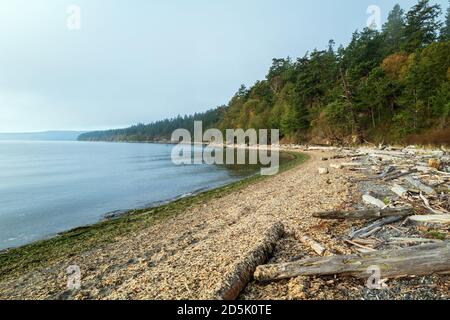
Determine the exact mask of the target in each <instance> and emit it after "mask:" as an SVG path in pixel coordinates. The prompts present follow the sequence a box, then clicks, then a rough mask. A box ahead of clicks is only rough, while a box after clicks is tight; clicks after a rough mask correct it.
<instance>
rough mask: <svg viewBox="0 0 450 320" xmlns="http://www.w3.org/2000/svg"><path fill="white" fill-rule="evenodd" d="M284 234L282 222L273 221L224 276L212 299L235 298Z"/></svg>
mask: <svg viewBox="0 0 450 320" xmlns="http://www.w3.org/2000/svg"><path fill="white" fill-rule="evenodd" d="M283 235H284V226H283V224H282V223H275V224H274V225H273V226H272V227H271V228H269V230H268V231H267V232H266V234H265V235H264V238H263V240H262V241H261V243H260V244H259V245H258V246H257V247H256V248H254V249H253V250H252V251H251V252H250V253H249V254H248V255H247V256H246V257H245V258H244V259H243V260H242V261H241V262H239V263H238V264H237V265H236V267H235V268H234V269H233V271H231V272H230V273H229V274H228V275H227V276H226V278H225V281H224V282H223V283H221V285H220V287H219V288H218V289H216V290H215V292H214V294H213V299H214V300H235V299H236V298H237V297H238V296H239V294H240V293H241V291H242V290H243V289H244V288H245V286H246V285H247V283H248V282H249V281H250V280H251V278H252V275H253V273H254V272H255V269H256V267H257V266H258V265H261V264H263V263H265V262H266V261H267V260H268V259H269V256H270V255H271V254H272V252H273V250H274V249H275V245H276V243H277V242H278V240H280V238H282V237H283Z"/></svg>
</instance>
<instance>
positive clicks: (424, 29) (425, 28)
mask: <svg viewBox="0 0 450 320" xmlns="http://www.w3.org/2000/svg"><path fill="white" fill-rule="evenodd" d="M440 14H441V7H440V6H439V5H430V0H419V2H418V3H417V4H416V5H415V6H414V7H412V9H411V10H410V11H409V12H408V13H407V14H406V26H405V37H406V44H405V46H404V49H405V50H406V51H408V52H413V51H415V50H416V49H419V48H422V47H424V46H426V45H429V44H431V43H432V42H434V41H436V39H437V32H438V31H439V29H440V27H441V22H439V21H438V17H439V15H440Z"/></svg>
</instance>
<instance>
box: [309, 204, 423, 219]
mask: <svg viewBox="0 0 450 320" xmlns="http://www.w3.org/2000/svg"><path fill="white" fill-rule="evenodd" d="M413 214H414V209H413V208H412V207H404V208H385V209H367V210H359V211H327V212H319V213H315V214H313V216H314V217H315V218H319V219H347V220H370V219H376V218H384V217H393V216H397V217H406V216H410V215H413Z"/></svg>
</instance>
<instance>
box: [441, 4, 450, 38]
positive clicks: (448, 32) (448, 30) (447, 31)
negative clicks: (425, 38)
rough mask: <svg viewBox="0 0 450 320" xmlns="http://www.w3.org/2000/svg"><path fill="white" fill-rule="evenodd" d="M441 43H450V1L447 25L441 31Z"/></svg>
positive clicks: (446, 19)
mask: <svg viewBox="0 0 450 320" xmlns="http://www.w3.org/2000/svg"><path fill="white" fill-rule="evenodd" d="M440 39H441V41H449V40H450V1H449V6H448V8H447V15H446V16H445V25H444V27H442V29H441V36H440Z"/></svg>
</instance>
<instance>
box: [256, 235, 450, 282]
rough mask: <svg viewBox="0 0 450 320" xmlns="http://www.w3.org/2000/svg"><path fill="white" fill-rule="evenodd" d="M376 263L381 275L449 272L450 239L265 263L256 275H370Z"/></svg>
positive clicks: (269, 278) (277, 277)
mask: <svg viewBox="0 0 450 320" xmlns="http://www.w3.org/2000/svg"><path fill="white" fill-rule="evenodd" d="M374 266H377V267H379V268H380V271H381V277H382V278H393V277H401V276H421V275H429V274H435V273H447V272H450V242H448V241H446V242H442V243H433V244H427V245H421V246H415V247H409V248H406V249H400V250H389V251H377V252H370V253H360V254H355V255H345V256H332V257H324V258H310V259H306V260H301V261H296V262H288V263H280V264H273V265H263V266H259V267H258V268H257V269H256V271H255V274H254V278H255V279H256V280H257V281H274V280H281V279H289V278H294V277H298V276H318V275H344V276H354V277H358V278H368V277H369V276H370V274H371V273H370V271H369V270H370V269H371V268H372V267H374Z"/></svg>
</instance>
